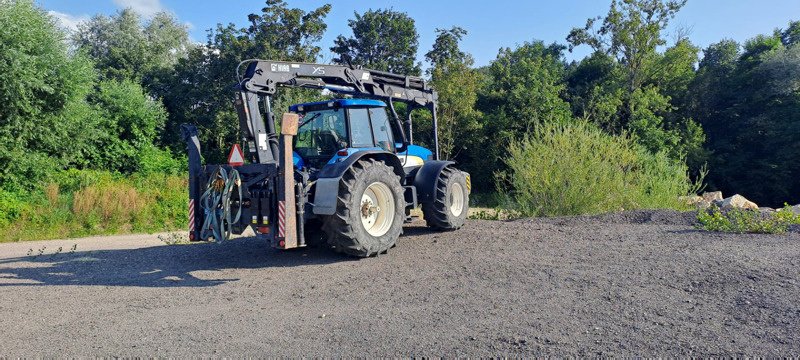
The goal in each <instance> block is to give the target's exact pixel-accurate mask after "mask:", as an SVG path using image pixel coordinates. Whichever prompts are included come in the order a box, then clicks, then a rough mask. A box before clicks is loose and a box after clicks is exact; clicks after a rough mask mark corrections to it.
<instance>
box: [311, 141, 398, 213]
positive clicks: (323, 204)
mask: <svg viewBox="0 0 800 360" xmlns="http://www.w3.org/2000/svg"><path fill="white" fill-rule="evenodd" d="M370 158H371V159H376V160H383V161H384V162H386V165H389V166H390V167H391V168H392V170H394V173H395V174H397V176H399V177H400V179H401V182H402V181H403V179H405V172H403V164H401V163H400V159H398V158H397V155H395V154H393V153H390V152H388V151H382V150H364V151H359V152H356V153H354V154H352V155H350V156H348V157H347V158H346V159H344V160H343V161H340V162H337V163H335V164H331V165H327V166H325V167H324V168H323V169H322V170H321V171H320V172H319V174H318V178H317V182H316V188H315V190H314V208H313V211H314V214H316V215H333V214H334V213H336V200H337V198H338V196H339V182H340V181H341V180H342V176H343V175H344V173H345V172H347V170H349V169H350V168H351V167H352V166H353V164H355V163H356V162H357V161H359V160H361V159H370ZM401 185H402V183H401Z"/></svg>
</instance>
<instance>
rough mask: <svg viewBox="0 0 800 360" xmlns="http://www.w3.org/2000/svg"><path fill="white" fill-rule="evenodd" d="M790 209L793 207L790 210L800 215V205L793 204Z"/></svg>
mask: <svg viewBox="0 0 800 360" xmlns="http://www.w3.org/2000/svg"><path fill="white" fill-rule="evenodd" d="M790 209H791V210H790V211H791V212H793V213H794V214H795V215H800V205H795V206H792V207H791V208H790Z"/></svg>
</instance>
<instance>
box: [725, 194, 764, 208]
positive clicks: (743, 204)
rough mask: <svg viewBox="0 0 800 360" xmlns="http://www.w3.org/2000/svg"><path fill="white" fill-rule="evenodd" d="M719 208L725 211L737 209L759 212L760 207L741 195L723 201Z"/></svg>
mask: <svg viewBox="0 0 800 360" xmlns="http://www.w3.org/2000/svg"><path fill="white" fill-rule="evenodd" d="M719 207H721V208H723V209H733V208H737V209H751V210H758V205H756V203H754V202H752V201H750V200H747V199H746V198H745V197H744V196H742V195H739V194H736V195H733V196H731V197H729V198H725V199H723V200H722V202H721V204H720V205H719Z"/></svg>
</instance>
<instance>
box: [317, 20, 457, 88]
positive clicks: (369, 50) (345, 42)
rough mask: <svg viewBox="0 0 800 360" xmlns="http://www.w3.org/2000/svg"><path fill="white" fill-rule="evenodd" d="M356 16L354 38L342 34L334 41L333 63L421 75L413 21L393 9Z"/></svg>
mask: <svg viewBox="0 0 800 360" xmlns="http://www.w3.org/2000/svg"><path fill="white" fill-rule="evenodd" d="M354 16H355V18H354V19H351V20H349V21H348V25H349V26H350V28H351V29H352V30H353V35H352V36H351V37H349V38H347V37H344V36H343V35H339V36H338V37H337V38H336V39H335V40H334V46H333V47H331V51H332V52H333V53H334V54H336V55H337V57H336V58H334V59H333V61H334V62H336V63H338V64H348V63H350V64H353V65H363V66H364V67H366V68H369V69H374V70H382V71H389V72H393V73H398V74H405V75H419V74H420V64H419V63H418V62H417V60H416V58H417V48H418V47H419V41H418V40H419V35H418V34H417V28H416V26H415V24H414V19H412V18H411V17H409V16H408V14H406V13H403V12H399V11H394V10H391V9H378V10H369V11H367V12H365V13H364V14H359V13H357V12H356V13H355V14H354ZM451 45H452V44H451Z"/></svg>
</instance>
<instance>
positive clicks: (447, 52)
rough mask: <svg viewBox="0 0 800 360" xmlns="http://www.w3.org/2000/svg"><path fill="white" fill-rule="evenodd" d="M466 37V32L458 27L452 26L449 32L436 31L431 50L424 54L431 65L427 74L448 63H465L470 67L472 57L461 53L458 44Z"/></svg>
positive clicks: (444, 30)
mask: <svg viewBox="0 0 800 360" xmlns="http://www.w3.org/2000/svg"><path fill="white" fill-rule="evenodd" d="M464 35H467V30H464V29H462V28H460V27H458V26H453V27H452V28H450V29H449V30H447V29H436V40H435V41H434V42H433V48H432V49H431V51H428V53H427V54H425V59H426V60H428V62H430V63H431V69H429V70H428V73H429V74H430V72H431V71H432V70H433V69H434V68H436V67H442V66H444V65H445V64H446V63H448V62H453V61H455V62H458V63H465V64H467V65H468V66H472V64H473V62H474V60H473V59H472V56H471V55H469V54H467V53H465V52H463V51H461V49H460V48H459V46H458V44H459V43H460V42H461V40H462V39H463V38H464Z"/></svg>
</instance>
